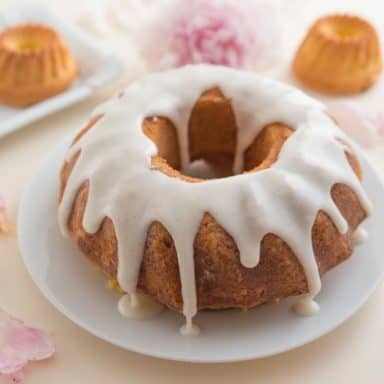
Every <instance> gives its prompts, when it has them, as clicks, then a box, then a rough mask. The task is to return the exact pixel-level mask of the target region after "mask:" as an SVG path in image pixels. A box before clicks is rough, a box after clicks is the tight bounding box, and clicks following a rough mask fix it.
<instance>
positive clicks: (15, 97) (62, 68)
mask: <svg viewBox="0 0 384 384" xmlns="http://www.w3.org/2000/svg"><path fill="white" fill-rule="evenodd" d="M77 72H78V68H77V64H76V62H75V59H74V58H73V56H72V54H71V52H70V51H69V49H68V47H67V45H66V44H65V42H64V41H63V40H62V38H61V37H60V36H59V35H58V33H57V32H56V31H54V30H53V29H52V28H50V27H47V26H44V25H39V24H24V25H19V26H16V27H11V28H8V29H6V30H4V31H3V32H2V33H1V34H0V103H3V104H7V105H9V106H13V107H24V106H27V105H30V104H34V103H38V102H39V101H42V100H44V99H46V98H48V97H51V96H53V95H56V94H57V93H60V92H62V91H63V90H65V89H66V88H68V87H69V86H70V85H71V83H72V82H73V81H74V79H75V78H76V75H77Z"/></svg>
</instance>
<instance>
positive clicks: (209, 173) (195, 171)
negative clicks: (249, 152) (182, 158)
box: [182, 159, 233, 180]
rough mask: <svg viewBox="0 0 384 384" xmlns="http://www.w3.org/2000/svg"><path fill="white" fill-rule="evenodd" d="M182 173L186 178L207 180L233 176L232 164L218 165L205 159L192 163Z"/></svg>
mask: <svg viewBox="0 0 384 384" xmlns="http://www.w3.org/2000/svg"><path fill="white" fill-rule="evenodd" d="M182 173H183V175H185V176H190V177H194V178H198V179H205V180H209V179H221V178H224V177H229V176H232V175H233V172H232V164H231V162H225V163H223V162H222V163H218V162H212V161H208V160H205V159H199V160H194V161H192V162H191V163H190V164H189V165H188V166H187V168H186V169H184V170H183V172H182Z"/></svg>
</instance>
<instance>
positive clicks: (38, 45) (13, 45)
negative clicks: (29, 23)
mask: <svg viewBox="0 0 384 384" xmlns="http://www.w3.org/2000/svg"><path fill="white" fill-rule="evenodd" d="M5 44H6V46H7V47H8V48H9V49H10V50H12V51H15V52H32V51H38V50H40V49H42V48H43V47H44V45H45V44H44V41H43V40H42V39H41V38H39V37H38V36H20V37H17V38H8V39H7V40H6V41H5Z"/></svg>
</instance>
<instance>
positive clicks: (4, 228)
mask: <svg viewBox="0 0 384 384" xmlns="http://www.w3.org/2000/svg"><path fill="white" fill-rule="evenodd" d="M6 213H7V208H6V203H5V199H4V197H3V196H2V195H0V233H6V232H8V230H9V226H8V222H7V214H6Z"/></svg>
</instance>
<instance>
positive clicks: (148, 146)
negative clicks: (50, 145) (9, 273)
mask: <svg viewBox="0 0 384 384" xmlns="http://www.w3.org/2000/svg"><path fill="white" fill-rule="evenodd" d="M215 86H218V87H220V89H221V91H222V92H223V93H224V95H226V96H227V97H230V98H231V101H232V107H233V110H234V114H235V117H236V121H237V127H238V131H237V148H236V152H235V160H234V172H235V173H236V174H238V173H239V172H241V171H242V169H243V154H244V151H245V150H246V148H248V146H249V145H250V144H251V143H252V141H253V139H254V138H255V137H256V135H257V134H258V133H259V132H260V131H261V129H262V128H263V127H264V126H265V125H267V124H270V123H274V122H283V123H285V124H287V125H288V126H290V127H291V128H292V129H294V130H295V132H294V133H293V134H292V135H291V136H290V137H289V139H288V140H287V141H286V142H285V143H284V145H283V147H282V149H281V152H280V155H279V158H278V160H277V161H276V162H275V163H274V165H273V166H272V167H270V168H268V169H265V170H263V171H260V172H255V173H247V174H238V175H236V176H232V177H227V178H225V179H211V180H206V181H204V182H200V183H187V182H184V181H182V180H180V179H177V178H171V177H168V176H166V175H165V174H163V173H162V172H159V171H156V170H151V169H150V163H151V157H152V156H153V155H155V154H156V151H157V149H156V147H155V145H154V144H153V142H152V141H151V140H149V139H148V138H147V137H146V136H145V135H144V134H143V132H142V130H141V123H142V121H143V119H144V118H145V117H149V116H167V117H168V118H169V119H170V120H171V121H172V122H173V124H174V125H175V127H176V129H177V131H178V137H179V146H180V153H181V161H182V168H183V169H187V167H188V165H189V161H190V159H189V151H188V121H189V116H190V113H191V110H192V108H193V106H194V104H195V102H196V100H197V99H198V98H199V97H200V95H201V94H202V93H203V92H204V91H206V90H208V89H211V88H213V87H215ZM97 115H103V117H102V118H101V119H100V120H99V121H98V122H97V123H96V124H95V125H94V126H93V128H92V129H91V130H90V131H88V132H87V133H86V134H85V135H84V136H83V137H82V138H81V139H80V140H79V141H78V142H77V143H75V144H74V145H73V146H72V147H71V148H70V149H69V151H68V153H67V159H70V158H71V157H72V156H73V155H74V154H75V153H77V152H78V151H81V152H80V156H79V157H78V160H77V162H76V164H75V166H74V169H73V170H72V172H71V175H70V177H69V179H68V181H67V185H66V188H65V192H64V195H63V198H62V201H61V204H60V207H59V223H60V226H61V230H62V232H63V233H67V221H68V217H69V214H70V212H71V209H72V203H73V200H74V198H75V196H76V192H77V190H78V188H79V187H80V185H81V184H82V183H83V182H84V181H85V180H89V193H88V201H87V205H86V210H85V213H84V218H83V226H84V228H85V230H86V231H87V232H89V233H94V232H96V231H97V229H98V228H99V226H100V224H101V222H102V220H103V218H104V217H106V216H108V217H109V218H111V220H112V221H113V223H114V225H115V230H116V236H117V239H118V281H119V284H120V286H121V287H122V289H124V291H126V292H128V293H129V294H130V295H132V294H134V293H135V292H136V285H137V280H138V274H139V271H140V265H141V258H142V254H143V248H144V244H145V240H146V236H147V229H148V227H149V225H150V224H151V223H152V222H153V221H155V220H158V221H160V222H161V223H162V224H163V226H164V227H165V228H166V229H167V230H168V232H169V233H170V234H171V235H172V238H173V241H174V244H175V248H176V250H177V258H178V265H179V270H180V280H181V286H182V297H183V303H184V304H183V305H184V306H183V313H184V315H185V317H186V325H185V327H184V328H183V329H182V332H183V333H184V334H190V333H193V332H194V331H193V329H194V327H193V324H192V318H193V316H194V315H195V314H196V311H197V298H196V289H195V275H194V273H195V269H194V260H193V242H194V239H195V235H196V233H197V231H198V227H199V224H200V221H201V220H202V218H203V215H204V213H205V212H209V213H210V214H211V215H212V216H213V217H214V218H215V219H216V220H217V222H218V223H220V224H221V225H222V226H223V227H224V228H225V229H226V231H227V232H228V233H229V234H230V235H231V236H232V238H233V239H234V241H235V242H236V244H237V247H238V249H239V251H240V260H241V263H242V264H243V265H244V266H245V267H248V268H253V267H255V266H257V264H258V262H259V256H260V242H261V240H262V238H263V237H264V235H266V234H267V233H274V234H276V235H277V236H279V237H280V238H282V239H283V240H284V241H285V242H286V243H287V244H288V245H289V246H290V248H291V249H292V251H293V252H294V253H295V254H296V256H297V258H298V260H299V261H300V263H301V264H302V266H303V269H304V271H305V274H306V277H307V283H308V288H309V295H308V296H307V297H306V300H305V301H304V302H303V301H300V302H299V304H297V307H298V312H299V313H304V314H307V313H309V312H314V308H315V307H316V305H315V303H314V302H313V301H312V298H313V297H314V296H315V295H316V294H317V293H318V291H319V290H320V287H321V282H320V277H319V272H318V267H317V263H316V259H315V256H314V253H313V249H312V239H311V230H312V225H313V223H314V221H315V218H316V216H317V214H318V212H319V210H323V211H324V212H326V213H327V214H328V215H329V216H330V218H331V219H332V220H333V221H334V223H335V225H336V227H337V228H338V230H339V231H340V232H341V233H345V232H346V231H347V230H348V225H347V223H346V221H345V220H344V218H343V216H342V215H341V213H340V212H339V210H338V209H337V207H336V205H335V203H334V202H333V200H332V197H331V193H330V191H331V188H332V186H333V185H334V184H336V183H343V184H346V185H347V186H349V187H351V188H352V189H353V190H354V191H355V193H356V194H357V196H358V198H359V199H360V202H361V204H362V206H363V207H364V209H365V210H366V212H367V213H369V212H370V203H369V201H368V200H367V197H366V196H365V193H364V191H363V189H362V187H361V184H360V182H359V180H358V178H357V177H356V175H355V174H354V172H353V171H352V169H351V167H350V165H349V163H348V161H347V159H346V156H345V154H344V147H343V146H342V145H341V144H340V143H339V142H338V141H337V140H336V139H342V140H343V141H344V142H346V143H348V144H349V145H350V146H351V147H353V144H351V143H349V141H348V139H347V137H346V136H345V135H344V134H343V133H342V132H341V131H340V130H339V129H338V128H337V126H336V125H335V123H334V122H333V121H332V120H331V119H330V118H329V117H328V116H327V115H326V114H325V113H324V107H323V106H322V105H321V104H320V103H318V102H316V101H315V100H313V99H311V98H309V97H308V96H306V95H304V94H303V93H302V92H300V91H298V90H296V89H294V88H292V87H289V86H286V85H283V84H280V83H277V82H274V81H272V80H269V79H265V78H262V77H259V76H257V75H255V74H253V73H250V72H241V71H236V70H233V69H229V68H224V67H216V66H208V65H197V66H187V67H183V68H179V69H176V70H173V71H169V72H163V73H158V74H153V75H151V76H148V77H147V78H145V79H143V80H141V81H139V82H136V83H134V84H133V85H131V86H130V87H128V88H127V89H126V90H125V92H124V94H123V95H122V96H121V97H120V98H119V99H115V100H112V101H110V102H107V103H105V104H104V105H102V106H101V107H99V108H97V109H96V111H95V112H94V116H97ZM100 154H102V156H101V155H100ZM153 191H156V193H153ZM228 202H230V204H228ZM175 212H177V214H175ZM248 212H249V213H250V214H248ZM277 218H278V220H277ZM124 300H128V299H124Z"/></svg>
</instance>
